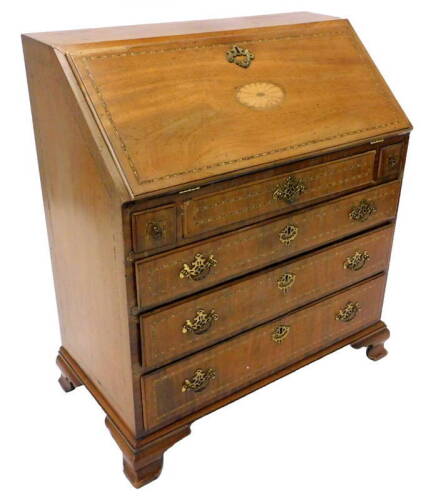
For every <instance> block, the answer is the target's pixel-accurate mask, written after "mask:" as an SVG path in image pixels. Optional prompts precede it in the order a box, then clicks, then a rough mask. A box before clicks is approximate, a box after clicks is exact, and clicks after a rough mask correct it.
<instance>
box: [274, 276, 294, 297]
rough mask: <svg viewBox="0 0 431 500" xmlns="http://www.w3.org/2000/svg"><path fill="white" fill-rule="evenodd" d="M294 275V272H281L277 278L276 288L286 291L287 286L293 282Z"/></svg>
mask: <svg viewBox="0 0 431 500" xmlns="http://www.w3.org/2000/svg"><path fill="white" fill-rule="evenodd" d="M295 279H296V275H295V274H294V273H286V274H283V276H281V277H280V278H279V279H278V280H277V286H278V288H279V289H280V290H281V291H283V292H284V293H286V292H287V291H288V290H289V288H290V287H291V286H292V285H293V284H294V283H295Z"/></svg>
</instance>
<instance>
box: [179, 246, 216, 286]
mask: <svg viewBox="0 0 431 500" xmlns="http://www.w3.org/2000/svg"><path fill="white" fill-rule="evenodd" d="M216 265H217V261H216V260H215V258H214V255H210V256H209V257H205V256H204V255H202V254H201V253H197V254H196V255H195V258H194V260H193V262H192V263H191V264H190V265H188V264H183V268H182V270H181V271H180V278H181V279H184V278H189V279H191V280H193V281H199V280H203V279H204V278H206V277H207V276H208V274H209V272H210V271H211V268H212V267H215V266H216Z"/></svg>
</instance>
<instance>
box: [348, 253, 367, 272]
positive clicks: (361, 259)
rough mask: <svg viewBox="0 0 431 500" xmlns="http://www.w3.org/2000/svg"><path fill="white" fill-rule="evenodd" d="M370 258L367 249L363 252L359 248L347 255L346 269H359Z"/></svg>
mask: <svg viewBox="0 0 431 500" xmlns="http://www.w3.org/2000/svg"><path fill="white" fill-rule="evenodd" d="M369 258H370V255H369V254H368V252H367V251H366V250H364V251H363V252H361V251H360V250H357V251H356V252H355V253H354V254H353V255H351V256H350V257H347V259H346V260H345V261H344V269H350V271H359V270H360V269H362V268H363V267H364V266H365V264H366V263H367V261H368V260H369Z"/></svg>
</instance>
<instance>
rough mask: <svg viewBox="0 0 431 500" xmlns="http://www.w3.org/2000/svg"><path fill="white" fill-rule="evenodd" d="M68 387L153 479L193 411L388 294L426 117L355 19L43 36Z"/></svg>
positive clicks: (45, 120)
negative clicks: (398, 90) (398, 222)
mask: <svg viewBox="0 0 431 500" xmlns="http://www.w3.org/2000/svg"><path fill="white" fill-rule="evenodd" d="M23 46H24V54H25V61H26V68H27V76H28V84H29V91H30V100H31V108H32V114H33V121H34V129H35V137H36V145H37V152H38V160H39V166H40V175H41V180H42V190H43V198H44V204H45V212H46V219H47V228H48V234H49V242H50V249H51V256H52V265H53V271H54V282H55V289H56V296H57V303H58V311H59V318H60V328H61V337H62V347H61V348H60V351H59V354H58V357H57V364H58V366H59V368H60V371H61V376H60V380H59V381H60V385H61V387H62V388H63V389H64V390H65V391H66V392H67V391H71V390H72V389H74V388H75V387H78V386H80V385H84V386H85V387H86V388H87V389H88V391H89V392H90V393H91V394H92V395H93V396H94V398H95V399H96V400H97V401H98V403H99V404H100V405H101V406H102V408H103V409H104V411H105V412H106V415H107V417H106V424H107V426H108V428H109V430H110V432H111V434H112V436H113V438H114V439H115V441H116V442H117V444H118V445H119V447H120V449H121V451H122V453H123V463H124V472H125V474H126V476H127V477H128V479H129V480H130V481H131V483H132V484H133V485H134V486H136V487H139V486H142V485H144V484H146V483H148V482H149V481H151V480H153V479H155V478H156V477H157V476H158V475H159V473H160V471H161V468H162V462H163V454H164V452H165V451H166V450H167V449H168V448H169V447H170V446H172V445H173V444H175V443H176V442H177V441H179V440H180V439H181V438H183V437H184V436H186V435H187V434H188V433H189V432H190V425H191V423H192V422H193V421H194V420H196V419H198V418H200V417H202V416H204V415H206V414H208V413H209V412H212V411H214V410H216V409H218V408H220V407H222V406H224V405H226V404H227V403H230V402H232V401H234V400H236V399H238V398H240V397H242V396H244V395H247V394H249V393H251V392H253V391H254V390H256V389H258V388H260V387H262V386H264V385H266V384H268V383H269V382H271V381H274V380H276V379H278V378H280V377H282V376H284V375H286V374H288V373H290V372H292V371H294V370H297V369H298V368H300V367H302V366H304V365H306V364H308V363H310V362H312V361H315V360H317V359H319V358H321V357H322V356H324V355H327V354H329V353H331V352H333V351H335V350H337V349H339V348H341V347H344V346H347V345H352V346H353V347H355V348H360V347H366V349H367V350H366V352H367V355H368V357H369V358H371V359H372V360H379V359H380V358H382V357H384V356H385V355H386V349H385V347H384V343H385V341H386V340H387V339H388V338H389V331H388V329H387V327H386V325H385V324H384V323H383V322H382V321H381V310H382V303H383V296H384V291H385V283H386V276H387V272H388V265H389V258H390V253H391V246H392V238H393V234H394V225H395V219H396V215H397V208H398V200H399V195H400V188H401V181H402V175H403V168H404V164H405V158H406V153H407V145H408V137H409V133H410V130H411V125H410V123H409V121H408V119H407V118H406V116H405V115H404V113H403V112H402V110H401V108H400V107H399V105H398V104H397V102H396V101H395V99H394V97H393V96H392V94H391V92H390V90H389V89H388V87H387V85H386V84H385V82H384V80H383V79H382V77H381V76H380V74H379V73H378V71H377V69H376V67H375V66H374V64H373V62H372V61H371V59H370V57H369V56H368V54H367V52H366V51H365V49H364V47H363V45H362V44H361V42H360V41H359V39H358V37H357V35H356V34H355V32H354V31H353V29H352V27H351V25H350V24H349V22H348V21H346V20H343V19H338V18H333V17H329V16H323V15H317V14H310V13H294V14H280V15H271V16H259V17H253V18H240V19H225V20H211V21H202V22H186V23H168V24H161V25H141V26H130V27H119V28H106V29H95V30H79V31H66V32H53V33H37V34H30V35H24V36H23Z"/></svg>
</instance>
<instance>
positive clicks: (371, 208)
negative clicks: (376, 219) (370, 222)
mask: <svg viewBox="0 0 431 500" xmlns="http://www.w3.org/2000/svg"><path fill="white" fill-rule="evenodd" d="M376 212H377V207H376V204H375V203H374V202H373V201H368V200H361V201H360V202H359V205H358V206H356V207H353V208H352V209H351V210H350V212H349V218H350V219H351V220H355V221H358V222H365V221H366V220H367V219H368V218H369V217H371V216H372V215H374V214H375V213H376Z"/></svg>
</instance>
